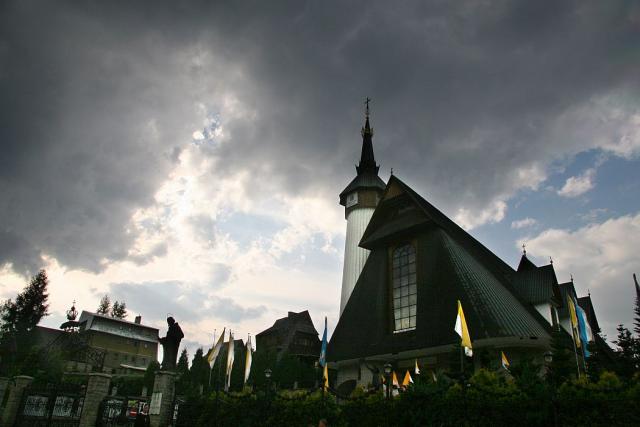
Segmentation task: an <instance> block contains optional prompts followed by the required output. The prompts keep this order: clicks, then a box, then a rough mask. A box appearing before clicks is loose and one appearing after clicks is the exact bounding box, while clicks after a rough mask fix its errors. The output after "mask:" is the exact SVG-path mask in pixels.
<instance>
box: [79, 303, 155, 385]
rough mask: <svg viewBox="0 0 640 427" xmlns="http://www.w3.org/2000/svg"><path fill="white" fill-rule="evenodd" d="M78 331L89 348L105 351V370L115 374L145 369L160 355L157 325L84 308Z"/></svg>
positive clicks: (134, 372)
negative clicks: (148, 324) (101, 313)
mask: <svg viewBox="0 0 640 427" xmlns="http://www.w3.org/2000/svg"><path fill="white" fill-rule="evenodd" d="M79 332H80V334H82V335H85V336H86V340H87V344H88V346H89V347H90V348H92V349H94V350H97V351H102V352H103V353H104V364H103V371H104V372H107V373H114V374H136V373H138V374H139V373H142V372H144V371H145V370H146V369H147V366H149V364H150V363H151V362H153V361H156V360H157V357H158V329H157V328H154V327H151V326H147V325H143V324H142V318H141V316H137V317H136V318H135V321H134V322H129V321H127V320H124V319H116V318H113V317H110V316H103V315H100V314H96V313H91V312H88V311H83V312H82V314H81V315H80V320H79Z"/></svg>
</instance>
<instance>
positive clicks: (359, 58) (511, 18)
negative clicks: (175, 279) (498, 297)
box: [0, 1, 640, 271]
mask: <svg viewBox="0 0 640 427" xmlns="http://www.w3.org/2000/svg"><path fill="white" fill-rule="evenodd" d="M0 7H1V8H2V9H1V10H0V12H1V13H0V90H1V91H2V93H3V96H2V100H1V101H0V111H1V114H0V141H2V142H1V143H2V156H0V194H2V197H0V215H1V217H2V223H1V224H0V236H3V237H0V244H1V246H2V247H0V263H5V262H11V263H13V264H14V267H15V268H16V269H17V270H18V271H25V270H33V269H34V267H35V266H36V265H38V263H39V260H38V254H40V253H46V254H51V255H53V256H55V257H56V258H57V259H58V260H59V261H60V262H61V263H62V264H64V265H67V266H70V267H80V268H85V269H90V270H100V269H101V268H103V267H104V264H105V263H108V262H110V261H112V260H118V259H122V258H124V257H126V255H127V253H128V249H129V248H130V247H131V244H132V242H133V240H134V239H135V237H136V235H135V233H134V232H132V231H131V230H130V229H129V228H128V227H127V224H128V220H129V218H130V216H131V214H132V212H133V211H135V210H136V209H137V208H140V207H144V206H146V205H148V204H150V203H152V201H153V194H154V192H155V190H156V189H157V188H158V186H159V185H160V183H161V182H162V181H163V180H164V179H166V177H167V173H168V171H169V170H170V168H171V166H172V165H173V164H174V163H175V161H176V159H177V153H179V152H180V150H181V147H184V144H185V143H186V141H188V140H189V138H190V134H191V132H192V131H193V130H195V129H198V128H199V127H202V119H203V115H204V114H206V113H203V112H201V111H199V110H198V109H197V108H196V104H197V103H202V104H204V105H205V106H206V107H207V108H208V109H209V110H211V111H213V112H220V113H221V114H224V113H225V112H226V111H227V110H226V108H228V107H225V105H227V104H228V101H229V99H230V98H232V99H233V100H235V101H236V102H237V103H238V105H240V107H241V108H242V109H245V110H247V111H249V112H250V114H245V115H242V114H240V115H237V116H233V115H227V116H224V115H223V116H221V118H220V119H221V122H222V126H223V128H224V130H225V133H226V134H227V135H228V137H229V141H228V142H227V143H225V144H222V145H220V146H219V147H216V148H215V149H212V148H211V147H208V146H207V145H206V144H205V145H202V147H201V150H202V154H203V155H210V156H214V157H215V158H217V159H219V161H218V162H216V163H215V167H216V171H215V173H217V174H225V173H229V172H237V171H242V170H247V171H250V172H251V173H252V174H253V175H254V176H256V180H255V181H254V182H253V183H252V184H253V185H252V186H251V188H250V190H251V191H253V192H254V193H252V194H257V193H258V192H260V191H262V190H263V189H264V187H271V188H280V189H282V190H284V191H287V192H291V193H293V194H295V193H299V192H303V191H317V192H320V193H322V194H326V195H332V194H337V193H338V192H339V191H340V190H341V189H342V187H343V186H344V185H345V184H346V183H347V182H348V181H349V179H350V178H351V177H352V175H353V174H354V170H353V169H352V166H353V163H355V162H356V161H357V156H358V150H359V135H358V132H359V126H360V125H361V122H362V105H361V103H362V100H363V98H364V96H365V95H368V96H371V97H372V98H373V99H374V102H373V104H372V106H373V114H372V120H373V126H374V128H375V129H376V136H375V138H374V145H375V150H376V154H377V158H378V161H379V162H380V163H381V164H382V165H383V170H386V171H388V168H389V167H394V169H395V170H396V171H397V173H398V175H399V176H400V177H402V178H405V179H406V180H407V181H408V182H409V183H411V184H414V185H415V187H416V188H417V189H418V190H419V191H421V192H422V193H423V194H424V195H425V196H427V197H428V198H430V199H431V200H433V201H434V202H436V203H438V204H439V205H440V206H442V207H443V208H445V209H447V210H448V211H450V212H452V211H454V210H455V209H457V208H460V207H466V208H468V209H470V210H479V209H482V208H485V207H486V206H487V204H488V203H489V202H490V201H491V200H492V199H493V198H494V197H496V196H497V195H504V194H510V193H511V192H513V191H514V190H515V189H517V187H518V186H521V185H523V183H522V182H515V181H516V180H515V179H514V177H515V176H517V174H518V171H519V170H521V169H522V168H527V167H530V166H532V165H533V164H534V163H535V162H543V163H544V162H548V161H549V160H550V159H552V158H556V157H558V156H562V155H571V154H574V153H576V152H578V151H581V150H583V149H585V148H589V147H591V146H593V145H594V144H595V142H594V141H590V140H584V139H583V138H578V137H577V136H576V135H579V129H576V127H581V126H582V125H583V123H581V122H580V120H579V118H578V119H576V120H575V121H574V122H571V123H570V124H571V125H572V126H573V127H574V128H570V127H567V128H566V129H564V126H563V123H562V122H558V117H561V116H562V115H563V114H565V113H567V112H571V111H573V110H575V109H579V108H580V107H582V106H584V105H586V104H588V103H589V102H590V101H592V100H593V99H597V98H599V97H604V96H613V95H617V94H619V93H625V94H626V95H627V96H628V98H627V99H630V100H631V101H628V103H627V105H626V107H625V108H626V109H627V110H628V111H637V109H638V104H637V99H638V98H637V95H638V94H639V93H638V92H639V90H638V89H639V88H638V80H637V75H638V71H639V67H638V65H639V63H640V60H639V58H638V50H637V46H638V42H640V36H639V34H640V31H639V26H640V10H639V8H638V6H637V4H634V3H633V2H596V1H593V2H584V1H580V2H578V1H576V2H553V3H547V2H501V1H496V2H475V1H470V2H442V1H434V2H402V3H401V4H391V3H389V2H382V1H380V2H363V3H361V4H357V3H355V2H349V3H347V4H344V3H334V4H329V3H316V2H290V3H288V4H287V3H280V4H278V5H276V4H273V2H248V3H242V2H229V3H228V4H223V2H167V3H166V4H162V3H161V2H147V3H143V2H137V3H135V4H134V5H132V4H130V3H128V2H122V3H118V2H95V3H86V4H84V3H83V4H82V5H79V4H78V3H76V2H57V3H55V4H54V3H49V2H24V1H23V2H17V1H14V2H4V3H3V6H0ZM207 113H208V112H207ZM558 128H560V129H559V130H558ZM552 130H553V132H552ZM258 178H259V179H258ZM265 178H268V179H265ZM213 181H215V177H214V176H213V175H212V185H213V184H214V182H213ZM451 194H455V195H456V197H455V198H452V197H451V196H450V195H451ZM11 242H13V243H11Z"/></svg>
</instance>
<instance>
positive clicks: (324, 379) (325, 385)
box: [322, 365, 329, 391]
mask: <svg viewBox="0 0 640 427" xmlns="http://www.w3.org/2000/svg"><path fill="white" fill-rule="evenodd" d="M328 388H329V370H328V368H327V365H324V371H323V372H322V390H325V391H326V390H327V389H328Z"/></svg>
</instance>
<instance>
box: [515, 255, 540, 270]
mask: <svg viewBox="0 0 640 427" xmlns="http://www.w3.org/2000/svg"><path fill="white" fill-rule="evenodd" d="M536 268H538V267H537V266H536V265H535V264H534V263H532V262H531V261H530V260H529V258H527V254H522V258H520V264H518V273H519V272H521V271H526V270H535V269H536Z"/></svg>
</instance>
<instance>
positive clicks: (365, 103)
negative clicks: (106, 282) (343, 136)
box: [364, 96, 371, 118]
mask: <svg viewBox="0 0 640 427" xmlns="http://www.w3.org/2000/svg"><path fill="white" fill-rule="evenodd" d="M369 102H371V98H369V97H368V96H367V97H366V98H365V100H364V105H365V106H366V107H365V111H364V115H365V116H366V117H367V118H369Z"/></svg>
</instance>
